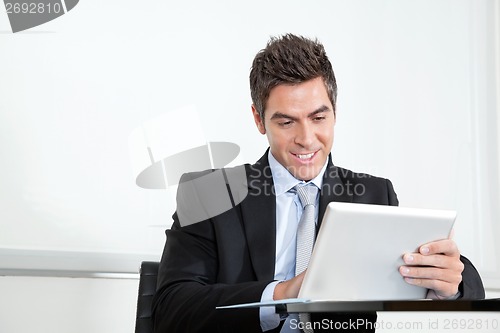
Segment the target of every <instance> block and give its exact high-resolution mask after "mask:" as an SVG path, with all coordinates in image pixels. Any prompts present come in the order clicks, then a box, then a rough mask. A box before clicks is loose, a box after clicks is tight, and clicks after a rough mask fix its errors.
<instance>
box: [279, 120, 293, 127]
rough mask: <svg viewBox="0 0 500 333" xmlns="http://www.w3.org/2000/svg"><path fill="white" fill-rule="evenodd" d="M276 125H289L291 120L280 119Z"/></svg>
mask: <svg viewBox="0 0 500 333" xmlns="http://www.w3.org/2000/svg"><path fill="white" fill-rule="evenodd" d="M278 125H279V126H280V127H288V126H291V125H292V121H291V120H287V121H280V122H279V123H278Z"/></svg>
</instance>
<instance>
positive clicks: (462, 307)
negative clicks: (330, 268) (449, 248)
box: [276, 298, 500, 313]
mask: <svg viewBox="0 0 500 333" xmlns="http://www.w3.org/2000/svg"><path fill="white" fill-rule="evenodd" d="M373 311H449V312H454V311H484V312H489V311H493V312H495V311H500V298H492V299H484V300H453V301H440V300H407V301H401V300H398V301H311V302H303V303H288V304H283V305H277V306H276V312H278V313H298V312H309V313H311V312H373Z"/></svg>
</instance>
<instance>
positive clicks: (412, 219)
mask: <svg viewBox="0 0 500 333" xmlns="http://www.w3.org/2000/svg"><path fill="white" fill-rule="evenodd" d="M455 218H456V212H455V211H449V210H433V209H419V208H405V207H396V206H381V205H367V204H353V203H340V202H331V203H330V204H329V205H328V207H327V209H326V212H325V215H324V217H323V220H322V223H321V227H320V230H319V233H318V237H317V239H316V243H315V245H314V249H313V252H312V255H311V260H310V262H309V266H308V269H307V271H306V275H305V277H304V281H303V283H302V287H301V289H300V292H299V296H298V298H299V299H308V300H407V299H408V300H410V299H421V298H425V296H426V293H427V289H425V288H422V287H418V286H413V285H410V284H408V283H406V282H405V281H404V279H403V277H402V276H401V274H400V273H399V267H400V266H401V265H404V262H403V259H402V256H403V254H404V253H408V252H417V249H418V248H419V247H420V246H421V245H423V244H425V243H428V242H431V241H436V240H441V239H446V238H448V237H449V235H450V232H451V229H452V227H453V224H454V222H455Z"/></svg>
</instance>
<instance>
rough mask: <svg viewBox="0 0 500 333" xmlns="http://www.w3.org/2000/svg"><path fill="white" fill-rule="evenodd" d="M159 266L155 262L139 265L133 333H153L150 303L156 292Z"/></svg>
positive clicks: (144, 262) (145, 262)
mask: <svg viewBox="0 0 500 333" xmlns="http://www.w3.org/2000/svg"><path fill="white" fill-rule="evenodd" d="M159 266H160V263H159V262H155V261H143V262H142V263H141V271H140V278H139V295H138V297H137V315H136V319H135V333H153V321H152V320H151V313H152V311H151V310H152V304H151V303H152V300H153V295H154V293H155V291H156V278H157V276H158V267H159Z"/></svg>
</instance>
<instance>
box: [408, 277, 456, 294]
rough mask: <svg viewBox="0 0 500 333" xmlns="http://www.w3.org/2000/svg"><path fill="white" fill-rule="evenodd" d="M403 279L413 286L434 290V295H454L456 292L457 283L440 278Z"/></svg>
mask: <svg viewBox="0 0 500 333" xmlns="http://www.w3.org/2000/svg"><path fill="white" fill-rule="evenodd" d="M405 281H406V282H407V283H409V284H411V285H414V286H419V287H423V288H427V289H431V290H434V292H435V293H436V295H438V296H439V297H443V298H446V297H451V296H455V295H456V294H457V292H458V285H455V284H452V283H448V282H445V281H441V280H427V279H414V278H405Z"/></svg>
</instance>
